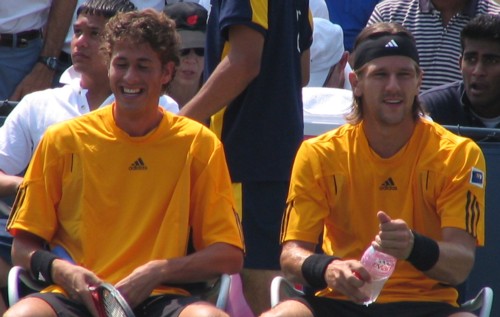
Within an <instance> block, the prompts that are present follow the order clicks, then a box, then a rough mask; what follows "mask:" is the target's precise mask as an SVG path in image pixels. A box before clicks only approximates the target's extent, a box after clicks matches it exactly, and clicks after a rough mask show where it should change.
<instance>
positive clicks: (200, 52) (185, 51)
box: [181, 47, 205, 57]
mask: <svg viewBox="0 0 500 317" xmlns="http://www.w3.org/2000/svg"><path fill="white" fill-rule="evenodd" d="M191 50H193V51H194V53H195V54H196V55H198V56H200V57H202V56H204V55H205V49H204V48H202V47H197V48H185V49H182V50H181V56H187V55H188V54H189V52H191Z"/></svg>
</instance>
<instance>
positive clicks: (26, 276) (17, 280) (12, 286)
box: [7, 266, 47, 306]
mask: <svg viewBox="0 0 500 317" xmlns="http://www.w3.org/2000/svg"><path fill="white" fill-rule="evenodd" d="M21 283H24V284H25V285H26V286H27V287H29V288H30V289H32V290H34V291H41V290H42V289H44V288H45V287H46V286H47V285H45V284H44V283H41V282H38V281H36V280H34V279H33V278H32V277H31V275H30V273H29V272H28V271H26V270H25V269H24V268H23V267H21V266H14V267H12V268H11V269H10V270H9V276H8V290H7V291H8V296H9V306H12V305H14V304H15V303H17V302H18V301H19V298H20V296H21V295H20V285H21Z"/></svg>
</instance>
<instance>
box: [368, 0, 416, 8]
mask: <svg viewBox="0 0 500 317" xmlns="http://www.w3.org/2000/svg"><path fill="white" fill-rule="evenodd" d="M418 3H419V1H418V0H406V1H401V0H384V1H380V2H379V3H377V4H376V5H375V9H389V8H392V9H393V10H395V9H396V8H397V9H404V8H411V7H412V6H414V4H418Z"/></svg>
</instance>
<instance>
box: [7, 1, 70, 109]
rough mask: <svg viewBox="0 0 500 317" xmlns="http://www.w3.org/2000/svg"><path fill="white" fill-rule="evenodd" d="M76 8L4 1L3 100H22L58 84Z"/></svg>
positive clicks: (63, 4)
mask: <svg viewBox="0 0 500 317" xmlns="http://www.w3.org/2000/svg"><path fill="white" fill-rule="evenodd" d="M75 7H76V0H16V1H7V0H2V1H0V100H4V99H10V100H21V98H22V97H23V96H24V95H26V94H28V93H30V92H33V91H37V90H42V89H46V88H50V87H52V84H53V81H55V82H57V79H55V78H54V75H55V73H56V71H57V70H60V68H61V67H59V62H58V58H59V55H60V54H61V49H62V47H63V43H64V37H65V36H66V34H67V32H68V29H69V26H70V25H71V16H72V14H73V12H74V11H75ZM42 34H43V35H42Z"/></svg>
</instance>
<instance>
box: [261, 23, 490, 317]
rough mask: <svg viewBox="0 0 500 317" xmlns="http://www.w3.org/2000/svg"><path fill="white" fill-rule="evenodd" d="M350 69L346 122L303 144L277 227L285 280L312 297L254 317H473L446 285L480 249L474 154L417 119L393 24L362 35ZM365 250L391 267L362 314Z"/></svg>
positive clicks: (412, 71) (401, 39)
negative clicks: (387, 259) (384, 257)
mask: <svg viewBox="0 0 500 317" xmlns="http://www.w3.org/2000/svg"><path fill="white" fill-rule="evenodd" d="M352 61H353V63H352V64H353V66H354V72H352V73H351V74H350V77H349V79H350V81H351V84H352V88H353V99H354V101H353V105H352V109H351V112H350V113H349V114H348V115H347V120H348V122H349V123H348V124H346V125H343V126H341V127H339V128H338V129H334V130H332V131H330V132H327V133H325V134H323V135H320V136H318V137H316V138H313V139H309V140H307V141H304V143H303V144H302V146H301V148H300V149H299V151H298V154H297V156H296V158H295V162H294V167H293V171H292V177H291V185H290V191H289V195H288V201H287V210H286V213H285V216H284V218H283V224H282V235H281V241H282V244H283V251H282V253H281V267H282V270H283V273H284V275H285V277H286V278H288V279H289V280H291V281H292V282H294V283H300V284H303V285H306V286H308V287H310V288H312V289H314V290H315V291H316V293H315V294H313V293H312V292H306V295H304V296H303V297H296V298H292V299H290V300H286V301H283V302H281V303H280V304H278V305H277V306H275V308H273V309H272V310H271V311H269V312H267V313H265V314H264V315H262V316H263V317H271V316H311V317H312V316H316V317H318V316H319V317H323V316H325V317H326V316H335V317H344V316H345V317H351V316H370V317H378V316H405V317H408V316H415V317H417V316H422V317H423V316H453V317H459V316H460V317H466V316H468V317H470V316H474V315H473V314H471V313H468V312H463V311H461V309H460V308H459V307H458V304H457V290H456V288H455V287H454V285H457V284H459V283H461V282H463V281H464V280H465V279H466V278H467V276H468V274H469V272H470V270H471V268H472V266H473V263H474V257H475V248H476V245H481V244H483V243H484V193H485V192H484V189H485V188H484V187H485V180H484V172H485V161H484V157H483V155H482V153H481V150H480V149H479V147H478V146H477V145H476V144H475V143H474V142H472V141H471V140H469V139H466V138H462V137H459V136H456V135H454V134H452V133H450V132H448V131H447V130H445V129H444V128H442V127H441V126H439V125H438V124H435V123H433V122H430V121H428V120H427V119H425V118H424V117H423V116H422V111H421V109H420V105H419V103H418V99H417V96H418V93H419V89H420V84H421V80H422V72H421V70H420V68H419V66H418V54H417V49H416V47H415V42H414V40H413V37H412V36H411V34H410V33H409V32H408V31H406V29H404V28H403V27H402V26H401V25H398V24H392V23H380V24H374V25H372V26H369V27H367V28H365V29H364V30H363V31H362V32H361V33H360V35H359V36H358V38H357V41H356V43H355V47H354V52H353V60H352ZM320 236H321V237H322V249H323V253H322V254H315V247H316V245H317V244H318V240H319V239H318V237H320ZM370 245H371V246H373V247H374V248H375V249H376V250H378V251H381V252H384V253H387V254H390V255H392V256H393V257H395V258H397V264H396V268H395V271H394V273H393V274H392V276H391V277H390V278H389V280H388V281H387V282H386V283H385V286H384V288H383V290H382V292H381V294H380V295H379V297H378V299H377V301H376V302H375V303H372V304H370V305H368V306H366V305H361V303H363V302H365V301H366V300H367V299H368V296H367V294H365V293H364V292H363V291H362V289H361V287H362V286H363V285H365V283H370V282H371V281H372V278H371V277H370V274H369V272H368V270H367V268H366V267H364V266H363V265H362V264H361V262H360V261H359V260H360V258H361V256H362V254H363V251H364V250H365V249H366V248H367V247H368V246H370Z"/></svg>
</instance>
